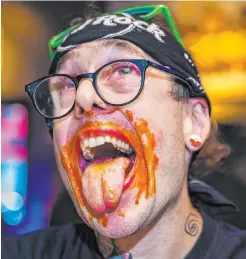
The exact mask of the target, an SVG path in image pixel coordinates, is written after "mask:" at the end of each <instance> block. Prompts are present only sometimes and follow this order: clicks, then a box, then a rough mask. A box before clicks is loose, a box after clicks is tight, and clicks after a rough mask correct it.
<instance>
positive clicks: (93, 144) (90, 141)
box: [89, 138, 97, 147]
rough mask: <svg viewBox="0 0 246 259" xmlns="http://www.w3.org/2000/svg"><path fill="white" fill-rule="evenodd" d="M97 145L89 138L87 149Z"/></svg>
mask: <svg viewBox="0 0 246 259" xmlns="http://www.w3.org/2000/svg"><path fill="white" fill-rule="evenodd" d="M96 145H97V143H96V139H95V138H89V147H95V146H96Z"/></svg>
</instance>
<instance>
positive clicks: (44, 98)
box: [25, 59, 185, 119]
mask: <svg viewBox="0 0 246 259" xmlns="http://www.w3.org/2000/svg"><path fill="white" fill-rule="evenodd" d="M148 66H151V67H154V68H156V69H159V70H161V71H165V72H167V73H169V74H172V75H174V76H176V77H177V78H179V79H180V80H182V81H184V82H185V80H184V79H182V78H180V77H179V76H178V75H177V74H176V72H175V70H173V69H172V68H170V67H168V66H163V65H159V64H157V63H154V62H152V61H149V60H141V59H127V60H125V59H124V60H116V61H112V62H110V63H107V64H105V65H103V66H102V67H100V68H99V69H98V70H97V71H96V72H94V73H87V74H82V75H78V76H76V77H72V76H70V75H66V74H53V75H49V76H45V77H42V78H40V79H38V80H36V81H34V82H32V83H30V84H28V85H26V86H25V90H26V92H27V93H28V94H29V96H30V98H31V99H32V101H33V104H34V106H35V108H36V109H37V111H38V112H39V113H40V114H41V115H42V116H44V117H45V118H47V119H58V118H61V117H64V116H66V115H67V114H69V113H70V112H71V111H72V110H73V108H74V104H75V99H76V91H77V89H78V86H79V82H80V81H81V80H82V79H84V78H91V79H92V85H93V87H94V89H95V91H96V93H97V95H98V96H99V97H100V98H101V99H102V100H103V101H104V102H105V103H107V104H109V105H112V106H124V105H127V104H129V103H131V102H133V101H134V100H136V99H137V98H138V96H139V95H140V94H141V92H142V90H143V86H144V81H145V71H146V69H147V67H148Z"/></svg>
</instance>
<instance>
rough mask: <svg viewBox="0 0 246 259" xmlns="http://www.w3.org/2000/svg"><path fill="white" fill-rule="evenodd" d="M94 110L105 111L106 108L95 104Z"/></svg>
mask: <svg viewBox="0 0 246 259" xmlns="http://www.w3.org/2000/svg"><path fill="white" fill-rule="evenodd" d="M92 109H98V110H105V109H104V108H102V107H100V106H99V105H97V104H93V107H92Z"/></svg>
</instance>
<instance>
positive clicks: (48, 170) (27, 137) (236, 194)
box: [1, 1, 246, 236]
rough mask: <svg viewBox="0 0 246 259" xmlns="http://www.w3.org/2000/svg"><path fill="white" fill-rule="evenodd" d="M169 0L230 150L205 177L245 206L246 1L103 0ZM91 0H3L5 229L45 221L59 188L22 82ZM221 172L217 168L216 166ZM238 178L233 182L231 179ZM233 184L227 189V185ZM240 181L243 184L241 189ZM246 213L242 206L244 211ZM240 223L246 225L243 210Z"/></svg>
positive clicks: (48, 144) (42, 127) (44, 66)
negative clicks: (214, 172)
mask: <svg viewBox="0 0 246 259" xmlns="http://www.w3.org/2000/svg"><path fill="white" fill-rule="evenodd" d="M150 3H151V4H156V3H158V4H162V3H165V4H166V5H167V6H168V7H169V8H170V9H171V12H172V13H173V16H174V18H175V21H176V24H177V26H178V28H179V30H180V32H181V35H182V38H183V41H184V43H185V46H186V48H187V49H188V50H189V51H190V52H191V54H192V55H193V57H194V59H195V61H196V63H197V66H198V68H199V70H200V74H201V77H202V81H203V84H204V86H205V89H206V91H207V92H208V95H209V97H210V99H211V102H212V107H213V109H212V110H213V114H212V117H213V119H214V120H216V121H217V122H218V126H219V131H220V132H221V136H222V137H223V139H224V140H225V141H226V142H227V143H228V144H229V145H230V146H231V150H232V153H231V155H230V156H229V158H228V159H227V161H226V164H225V167H224V168H225V170H224V171H223V173H222V172H220V174H221V177H220V178H217V181H215V180H214V179H212V178H209V177H207V178H206V180H207V182H209V183H211V184H212V185H214V186H215V187H216V188H217V189H218V190H219V191H221V192H223V193H226V195H227V197H228V198H230V199H231V200H232V201H234V202H235V203H236V204H237V205H238V206H239V207H240V209H241V211H242V212H243V213H246V204H245V202H244V201H242V199H244V197H245V196H244V197H243V194H244V195H246V192H245V190H246V69H245V68H246V48H245V46H246V2H219V1H213V2H200V1H199V2H184V1H182V2H181V1H180V2H179V1H176V2H166V1H165V2H164V1H158V2H157V1H152V2H145V1H137V2H126V1H124V2H121V1H117V2H116V1H114V2H113V1H109V2H103V4H104V5H105V9H106V10H107V11H115V10H117V9H122V8H126V7H130V6H135V5H140V4H150ZM85 4H87V3H86V2H80V1H76V2H73V1H69V2H68V1H63V2H58V1H57V2H51V1H47V2H46V1H44V2H36V1H32V2H29V1H28V2H12V1H11V2H7V1H6V2H2V24H1V29H2V103H1V108H2V109H1V115H2V116H1V123H2V135H1V139H2V160H1V179H2V181H1V192H2V201H1V216H2V217H1V220H2V235H4V236H8V235H21V234H24V233H27V232H31V231H34V230H38V229H42V228H46V227H48V224H49V217H50V212H51V208H52V205H53V204H54V201H55V200H56V198H57V195H58V193H59V192H60V190H61V188H62V183H61V180H60V177H59V176H58V173H57V170H56V165H55V160H54V155H53V150H52V141H51V137H50V135H49V133H48V130H47V127H46V124H45V122H44V119H43V118H42V117H41V116H40V115H39V114H38V113H37V112H36V111H35V110H34V108H33V106H32V104H31V103H30V100H29V98H28V96H27V94H26V93H25V91H24V85H25V84H27V83H29V82H31V81H34V80H36V79H37V78H39V77H42V76H45V75H47V72H48V68H49V64H50V60H49V55H48V44H47V43H48V40H49V38H51V37H52V36H54V35H56V34H57V33H59V32H60V31H63V30H64V29H65V26H66V24H67V22H68V19H69V17H71V15H72V14H74V13H77V14H78V13H79V11H80V10H82V9H83V8H84V5H85ZM218 175H219V174H218ZM232 182H235V185H234V188H231V189H230V188H229V187H228V186H229V185H230V184H231V183H232ZM228 188H229V189H230V192H228V191H227V190H228ZM240 188H241V189H240ZM244 215H245V214H244ZM237 224H238V225H239V226H240V227H242V228H246V223H245V220H243V219H242V216H240V215H239V217H238V220H237Z"/></svg>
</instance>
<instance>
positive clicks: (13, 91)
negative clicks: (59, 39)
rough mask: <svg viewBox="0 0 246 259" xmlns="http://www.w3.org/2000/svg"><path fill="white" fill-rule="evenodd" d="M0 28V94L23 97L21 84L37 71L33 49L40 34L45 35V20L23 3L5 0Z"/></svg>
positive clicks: (8, 97) (10, 97)
mask: <svg viewBox="0 0 246 259" xmlns="http://www.w3.org/2000/svg"><path fill="white" fill-rule="evenodd" d="M1 29H2V39H1V42H2V56H1V61H2V68H1V70H2V98H3V99H14V98H17V97H18V98H19V97H23V96H24V97H26V94H25V91H24V85H25V84H26V83H27V82H29V81H31V80H33V79H34V78H35V77H36V74H37V60H36V58H34V57H33V53H32V51H33V50H34V49H35V46H36V45H38V42H39V41H40V40H41V38H45V37H47V32H46V24H45V22H44V21H43V20H42V18H41V17H40V16H39V15H37V13H35V12H34V11H32V10H31V9H29V8H27V7H26V6H24V5H23V4H21V3H15V2H9V3H8V2H4V3H3V4H2V24H1ZM47 39H48V37H47ZM45 47H46V46H45ZM47 51H48V50H47ZM34 55H35V54H34Z"/></svg>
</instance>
